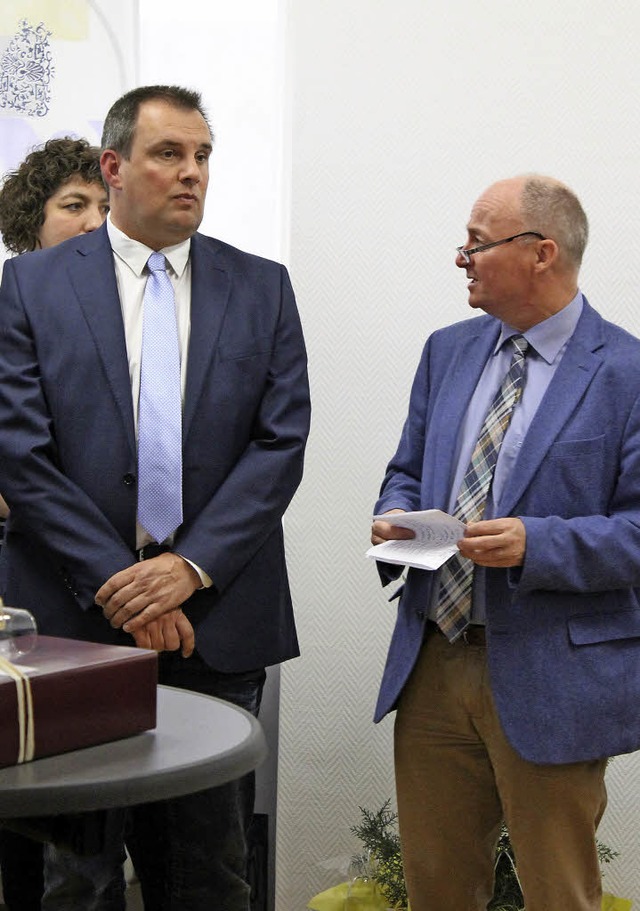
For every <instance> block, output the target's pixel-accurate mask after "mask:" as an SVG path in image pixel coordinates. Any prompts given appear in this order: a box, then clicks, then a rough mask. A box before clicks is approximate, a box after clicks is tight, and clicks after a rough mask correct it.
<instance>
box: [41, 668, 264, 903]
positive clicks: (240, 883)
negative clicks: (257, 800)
mask: <svg viewBox="0 0 640 911" xmlns="http://www.w3.org/2000/svg"><path fill="white" fill-rule="evenodd" d="M159 679H160V683H164V684H167V685H169V686H177V687H180V688H181V689H188V690H193V691H195V692H198V693H204V694H206V695H209V696H217V697H219V698H221V699H226V700H227V701H228V702H232V703H234V704H235V705H239V706H241V707H242V708H244V709H246V710H247V711H249V712H251V713H252V714H253V715H257V714H258V709H259V708H260V700H261V698H262V688H263V685H264V680H265V672H264V670H263V669H260V670H256V671H251V672H248V673H243V674H221V673H218V672H216V671H213V670H211V668H209V667H208V665H207V664H206V663H205V662H204V661H203V660H202V659H201V658H200V657H199V656H198V655H197V654H196V655H193V656H192V657H191V658H187V659H184V658H182V657H181V656H180V655H179V654H178V653H174V652H165V653H162V654H161V655H160V674H159ZM254 790H255V786H254V776H253V774H250V775H246V776H245V777H244V778H242V779H239V780H238V781H233V782H230V783H229V784H226V785H223V786H222V787H219V788H210V789H208V790H206V791H200V792H198V793H197V794H190V795H187V796H185V797H178V798H174V799H170V800H166V801H161V802H158V803H152V804H143V805H140V806H137V807H132V808H130V809H129V810H127V811H123V810H115V811H113V817H114V819H115V820H117V822H116V825H115V826H114V829H115V830H116V831H118V832H119V836H118V837H116V838H114V839H112V840H111V843H110V844H109V845H108V847H107V849H106V850H105V852H103V853H102V854H100V855H98V856H97V858H96V857H94V858H88V859H87V858H83V857H79V856H77V855H71V854H70V853H69V852H61V851H59V850H57V849H48V852H47V858H46V863H45V887H46V891H45V898H44V900H43V904H42V907H43V911H122V909H124V888H123V886H122V880H121V876H122V873H121V862H122V837H121V833H122V830H123V828H124V837H125V840H126V844H127V848H128V850H129V853H130V855H131V858H132V860H133V864H134V867H135V869H136V873H137V874H138V877H139V879H140V885H141V887H142V894H143V898H144V907H145V911H213V909H215V911H249V886H248V884H247V878H246V866H247V830H248V827H249V824H250V822H251V817H252V814H253V800H254ZM118 826H119V827H120V828H119V829H118ZM88 865H89V866H90V867H91V869H90V870H87V874H88V875H87V876H82V880H83V881H85V882H94V883H95V884H96V889H93V890H92V892H93V894H92V895H89V894H87V893H86V891H85V890H84V887H82V886H81V883H80V879H79V878H78V874H82V871H83V869H86V868H87V866H88ZM97 867H99V868H100V869H99V870H98V869H97ZM60 872H62V873H63V877H62V880H63V881H62V882H61V881H60V877H59V876H56V873H60ZM79 888H80V890H81V891H82V895H80V894H79V892H78V889H79ZM114 896H117V897H116V898H115V899H114Z"/></svg>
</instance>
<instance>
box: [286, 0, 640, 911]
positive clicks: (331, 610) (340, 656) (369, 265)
mask: <svg viewBox="0 0 640 911" xmlns="http://www.w3.org/2000/svg"><path fill="white" fill-rule="evenodd" d="M289 16H290V38H291V54H292V67H291V79H292V88H293V98H294V109H293V159H292V163H293V184H292V221H291V231H292V234H291V269H292V275H293V279H294V283H295V286H296V290H297V294H298V299H299V303H300V308H301V312H302V316H303V320H304V324H305V329H306V334H307V340H308V345H309V354H310V364H311V378H312V391H313V396H314V407H315V410H314V421H313V430H312V436H311V440H310V445H309V457H308V466H307V472H306V477H305V480H304V482H303V486H302V489H301V491H300V493H299V495H298V496H297V498H296V501H295V503H294V506H293V508H292V510H291V511H290V513H289V515H288V518H287V531H288V541H289V552H290V566H291V570H292V584H293V590H294V595H295V599H296V603H297V612H298V619H299V624H300V634H301V645H302V648H303V657H302V658H300V659H298V660H297V661H294V662H290V663H289V664H288V665H286V666H285V668H284V671H283V681H282V687H283V689H282V707H281V762H280V791H279V794H280V796H279V819H278V882H277V895H278V901H277V909H278V911H297V909H302V908H304V907H305V905H306V902H307V900H308V898H309V897H310V896H311V895H312V894H313V893H314V892H315V891H318V890H319V889H321V888H324V887H326V886H328V885H330V884H332V883H333V882H335V877H336V874H334V873H332V872H331V870H330V869H329V868H330V867H331V866H332V861H331V859H332V858H335V857H337V856H340V855H343V856H344V855H346V856H347V857H348V855H349V854H350V852H351V851H352V850H353V849H354V848H355V842H354V840H353V838H352V837H351V836H350V835H349V831H348V830H349V826H350V825H351V824H353V823H354V822H356V821H357V819H358V809H357V807H358V805H359V804H361V805H365V806H368V807H371V808H375V807H378V806H380V804H381V803H382V802H383V801H384V800H385V799H386V798H387V797H388V796H390V795H391V794H392V789H393V770H392V755H391V723H390V721H389V720H387V721H386V722H385V723H383V724H382V725H380V726H378V727H374V726H373V725H372V724H371V720H370V719H371V714H372V711H373V706H374V701H375V696H376V690H377V686H378V682H379V679H380V674H381V671H382V666H383V663H384V658H385V653H386V647H387V643H388V640H389V635H390V631H391V628H392V623H393V613H394V608H393V607H391V606H390V605H388V604H387V602H386V597H385V595H384V593H383V592H382V591H381V590H380V588H379V586H378V584H377V578H376V573H375V569H374V567H373V566H372V565H371V564H370V562H369V561H366V560H365V559H364V557H363V552H364V550H365V548H366V545H367V539H368V531H369V518H370V510H371V507H372V504H373V501H374V500H375V497H376V492H377V489H378V486H379V483H380V480H381V478H382V474H383V471H384V467H385V464H386V461H387V460H388V458H389V457H390V456H391V454H392V452H393V449H394V447H395V444H396V441H397V438H398V434H399V431H400V428H401V424H402V421H403V418H404V411H405V408H406V403H407V400H408V394H409V386H410V382H411V378H412V376H413V371H414V369H415V366H416V363H417V359H418V356H419V352H420V349H421V347H422V343H423V340H424V338H425V337H426V335H427V334H428V333H429V332H431V331H432V330H433V329H434V328H436V327H438V326H441V325H444V324H446V323H449V322H453V321H455V320H459V319H464V318H465V317H466V316H467V315H468V308H467V304H466V293H465V279H464V276H463V274H462V273H460V272H459V271H458V270H456V268H455V266H454V247H455V246H456V245H457V244H460V243H462V241H463V240H464V233H465V232H464V226H465V223H466V219H467V217H468V214H469V211H470V208H471V204H472V202H473V201H474V199H475V198H476V197H477V196H478V194H479V193H480V192H481V191H482V190H483V189H484V187H485V186H486V185H487V184H488V183H490V182H492V181H493V180H495V179H498V178H500V177H505V176H510V175H512V174H517V173H521V172H524V171H542V172H548V173H552V174H555V175H556V176H557V177H560V178H561V179H564V180H566V181H567V182H568V183H570V184H571V185H572V186H573V187H574V188H575V189H576V190H577V192H578V193H579V194H580V195H581V197H582V198H583V202H584V204H585V207H586V209H587V212H588V214H589V216H590V219H591V225H592V240H591V244H590V247H589V250H588V254H587V260H586V262H585V267H584V270H583V282H582V285H583V288H584V290H585V291H586V293H587V294H588V296H589V298H590V300H591V302H592V303H593V304H594V305H595V306H596V307H597V308H598V309H600V310H601V311H602V312H603V313H604V314H605V315H606V316H608V317H609V318H611V319H613V320H615V321H617V322H621V323H622V324H624V325H626V326H627V327H628V328H629V329H631V330H632V331H636V332H637V331H638V329H640V317H639V316H638V308H637V305H636V289H635V285H636V282H637V276H636V272H637V269H636V267H635V262H634V259H635V258H634V257H633V255H632V247H631V245H632V244H633V243H634V242H635V238H636V235H637V231H636V221H637V218H638V215H637V213H638V211H640V205H639V202H640V199H639V195H640V194H639V188H638V186H639V185H638V180H637V174H636V171H637V159H638V154H637V133H638V129H637V126H636V121H637V113H636V109H637V99H636V94H637V92H636V88H635V87H636V86H637V85H638V82H639V80H638V76H639V75H640V73H639V69H640V66H639V63H638V55H637V38H638V32H639V28H640V23H639V17H640V14H639V13H638V12H637V7H636V5H635V4H633V3H630V2H629V3H625V2H620V3H616V4H613V5H612V4H611V3H606V4H605V2H603V0H592V2H591V3H590V4H589V5H588V7H587V6H585V4H584V3H583V2H577V0H564V2H563V3H562V4H558V3H557V2H554V0H540V2H539V3H537V4H535V5H532V4H530V3H524V2H522V0H488V2H486V3H482V4H479V3H477V2H475V0H460V2H458V3H456V4H455V5H453V4H444V3H431V2H426V0H350V2H348V3H345V2H344V0H323V2H322V3H315V4H310V3H293V2H292V3H290V4H289ZM639 778H640V764H639V763H638V760H637V757H626V758H624V759H622V758H621V759H617V760H616V761H615V762H614V763H613V764H612V766H611V770H610V773H609V779H610V790H611V798H610V806H609V809H608V811H607V816H606V819H605V822H604V824H603V829H602V832H603V837H604V838H605V840H607V841H609V843H611V844H612V846H614V847H616V848H618V849H619V850H620V851H621V853H622V856H621V858H619V859H618V860H617V861H616V862H615V863H614V864H612V865H611V867H610V869H609V872H608V874H607V880H606V883H607V885H608V886H609V887H610V888H614V887H615V888H616V889H618V890H619V891H620V893H622V894H626V895H628V896H629V897H631V898H634V899H635V900H636V902H638V903H639V904H640V872H639V871H640V845H639V844H638V837H637V826H636V818H637V813H638V807H639V803H640V796H639V794H640V788H639V787H638V785H639V781H638V779H639ZM333 865H334V866H335V863H334V864H333Z"/></svg>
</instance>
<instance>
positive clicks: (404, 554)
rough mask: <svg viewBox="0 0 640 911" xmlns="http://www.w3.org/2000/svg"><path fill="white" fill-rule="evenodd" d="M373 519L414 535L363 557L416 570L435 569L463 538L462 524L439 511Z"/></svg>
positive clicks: (397, 514) (404, 513)
mask: <svg viewBox="0 0 640 911" xmlns="http://www.w3.org/2000/svg"><path fill="white" fill-rule="evenodd" d="M373 518H374V520H375V519H380V520H381V521H383V522H389V523H390V524H391V525H399V526H401V527H402V528H410V529H412V531H414V532H415V538H411V539H410V540H408V541H385V542H384V544H376V545H375V546H374V547H370V548H369V550H368V551H367V553H366V556H367V557H371V558H372V559H373V560H382V561H383V562H385V563H397V564H400V565H402V566H414V567H416V568H417V569H438V568H439V567H440V566H442V564H443V563H445V562H446V561H447V560H448V559H449V557H451V556H453V554H455V553H456V552H457V550H458V546H457V542H458V541H459V540H460V538H462V536H463V534H464V523H463V522H461V521H460V520H459V519H454V517H453V516H450V515H448V513H446V512H442V511H441V510H440V509H424V510H420V511H418V512H396V513H388V514H385V515H381V516H374V517H373Z"/></svg>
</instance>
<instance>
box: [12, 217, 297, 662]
mask: <svg viewBox="0 0 640 911" xmlns="http://www.w3.org/2000/svg"><path fill="white" fill-rule="evenodd" d="M191 265H192V299H191V335H190V341H189V354H188V367H187V380H186V395H185V407H184V416H183V511H184V522H183V524H182V526H181V527H180V528H179V529H178V531H177V533H176V538H175V544H174V549H175V550H176V551H177V552H179V553H180V554H182V555H183V556H185V557H188V558H189V559H190V560H192V561H193V562H194V563H196V564H197V565H198V566H201V567H202V568H203V569H204V570H205V571H206V572H207V573H208V574H209V576H210V577H211V578H212V580H213V583H214V587H213V588H212V589H207V590H202V591H198V592H196V593H195V594H194V595H193V596H192V597H191V598H190V599H189V601H188V602H186V604H185V612H186V614H187V615H188V616H189V618H190V620H191V622H192V623H193V624H194V626H195V629H196V646H197V648H198V650H199V652H200V653H201V655H202V656H203V657H204V659H205V660H206V661H207V662H208V663H209V664H210V665H211V666H212V667H214V668H216V669H217V670H220V671H225V672H235V671H243V670H250V669H255V668H260V667H263V666H265V665H268V664H274V663H276V662H279V661H282V660H284V659H286V658H290V657H292V656H294V655H296V654H298V647H297V640H296V633H295V627H294V621H293V615H292V609H291V598H290V593H289V586H288V582H287V573H286V567H285V556H284V547H283V537H282V526H281V519H282V515H283V513H284V511H285V509H286V507H287V505H288V503H289V501H290V499H291V497H292V496H293V493H294V491H295V490H296V488H297V486H298V483H299V481H300V478H301V474H302V463H303V452H304V446H305V441H306V437H307V432H308V426H309V393H308V384H307V373H306V355H305V349H304V342H303V338H302V332H301V327H300V322H299V318H298V314H297V311H296V307H295V301H294V296H293V291H292V289H291V284H290V282H289V277H288V275H287V272H286V270H285V269H284V267H282V266H280V265H278V264H276V263H273V262H270V261H268V260H265V259H261V258H259V257H256V256H251V255H249V254H246V253H242V252H240V251H239V250H236V249H234V248H232V247H230V246H228V245H226V244H223V243H221V242H220V241H217V240H214V239H212V238H208V237H205V236H203V235H200V234H196V235H195V236H194V237H193V238H192V246H191ZM136 474H137V457H136V439H135V433H134V418H133V406H132V399H131V386H130V380H129V370H128V361H127V351H126V344H125V335H124V329H123V323H122V315H121V309H120V302H119V297H118V291H117V286H116V278H115V271H114V266H113V258H112V252H111V247H110V245H109V240H108V235H107V232H106V227H105V226H103V227H102V228H101V229H99V230H97V231H95V232H93V233H92V234H88V235H85V236H82V237H77V238H73V239H72V240H70V241H67V242H65V243H63V244H60V245H59V246H57V247H54V248H52V249H49V250H44V251H41V252H37V253H33V254H27V255H25V256H21V257H17V258H16V259H13V260H9V261H8V262H6V263H5V266H4V274H3V281H2V287H1V289H0V490H1V491H2V493H3V494H4V496H5V497H6V500H7V502H8V504H9V506H10V509H11V516H10V519H9V522H8V526H7V531H6V538H5V543H4V546H3V548H2V554H1V561H2V579H3V583H2V595H3V597H4V598H5V602H6V603H7V604H13V605H17V606H20V607H24V608H28V609H29V610H31V611H33V612H34V614H35V615H36V618H37V620H38V624H39V628H40V631H41V632H43V633H47V634H50V635H61V636H69V637H74V638H83V639H90V640H96V641H105V642H117V641H121V642H123V641H124V642H127V643H128V644H131V637H130V636H128V635H126V634H125V633H122V632H116V631H114V630H112V629H111V627H110V626H109V624H108V622H107V621H106V620H105V619H104V618H103V616H102V611H101V610H100V609H99V608H97V607H96V606H95V605H94V596H95V593H96V591H97V590H98V588H99V587H100V586H101V585H102V584H103V582H104V581H105V580H106V579H108V578H109V577H110V576H111V575H113V573H115V572H118V571H119V570H121V569H124V568H125V567H127V566H129V565H131V563H132V561H133V560H134V559H135V557H134V549H135V523H136V500H137V491H136Z"/></svg>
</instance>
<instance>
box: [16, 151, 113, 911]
mask: <svg viewBox="0 0 640 911" xmlns="http://www.w3.org/2000/svg"><path fill="white" fill-rule="evenodd" d="M108 211H109V198H108V196H107V191H106V189H105V186H104V184H103V182H102V175H101V173H100V150H99V149H97V148H95V147H94V146H91V145H89V143H88V142H87V141H86V140H85V139H69V138H65V139H50V140H49V141H48V142H46V143H45V144H44V146H43V147H42V148H39V149H36V150H34V151H33V152H31V153H30V154H29V155H27V157H26V158H25V160H24V161H23V162H22V164H21V165H20V167H19V168H18V169H17V170H16V171H13V172H11V173H9V174H7V175H6V177H5V179H4V181H3V183H2V188H1V189H0V234H2V240H3V242H4V245H5V247H6V248H7V250H9V251H10V252H11V253H27V252H29V251H31V250H38V249H41V248H42V249H44V248H45V247H54V246H55V245H56V244H59V243H60V242H61V241H63V240H67V239H68V238H70V237H75V236H76V235H77V234H84V233H86V232H88V231H93V230H94V229H95V228H99V227H100V225H101V224H102V222H103V221H104V220H105V218H106V215H107V212H108ZM6 515H7V508H6V504H5V502H4V500H2V498H1V497H0V540H2V525H3V522H4V517H5V516H6ZM0 871H1V874H2V884H3V893H4V896H3V897H4V902H5V904H4V905H3V906H2V907H6V908H8V909H9V911H40V899H41V897H42V893H43V889H44V886H43V860H42V845H41V844H40V843H39V842H36V841H32V840H31V839H29V838H27V837H26V836H24V835H20V834H18V833H14V832H10V831H8V830H2V831H0Z"/></svg>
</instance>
